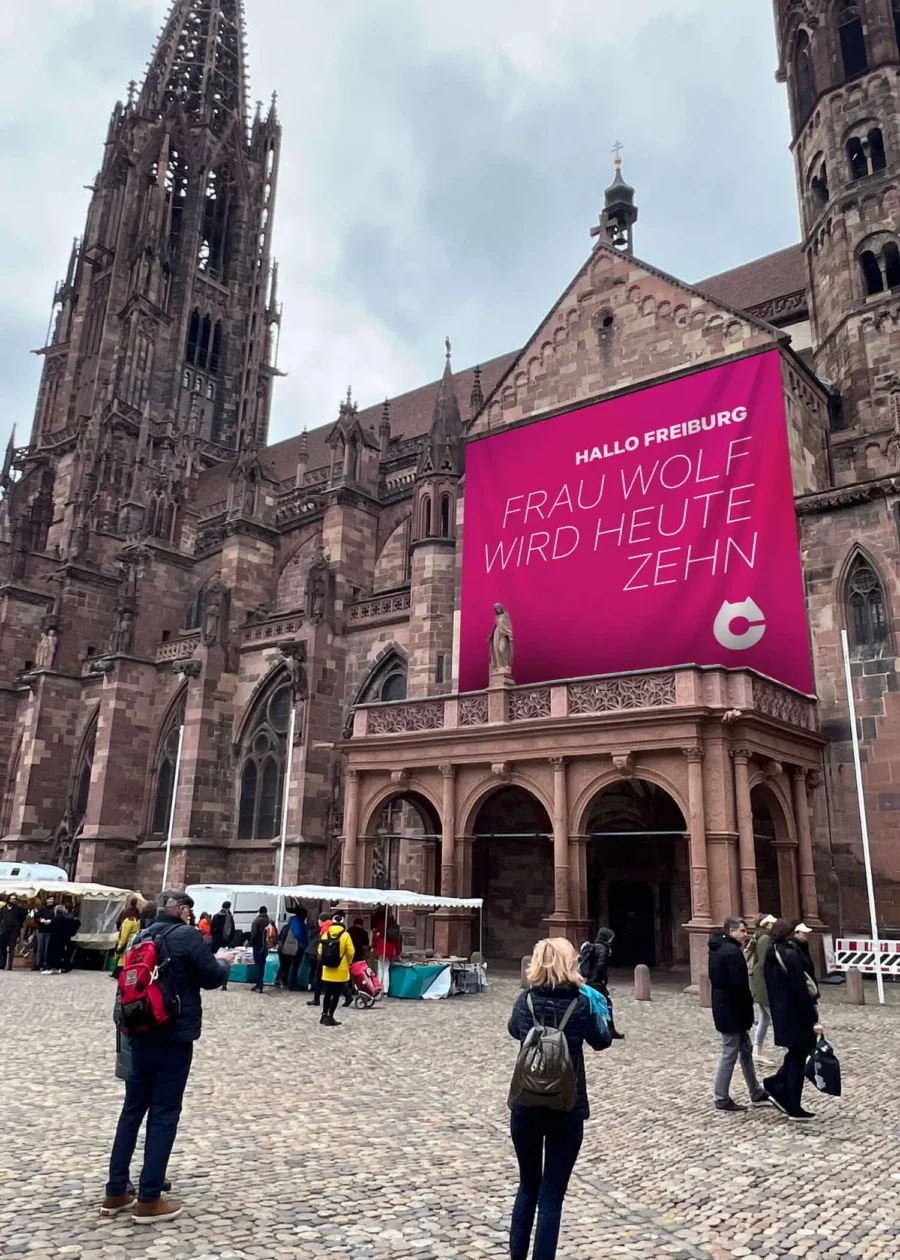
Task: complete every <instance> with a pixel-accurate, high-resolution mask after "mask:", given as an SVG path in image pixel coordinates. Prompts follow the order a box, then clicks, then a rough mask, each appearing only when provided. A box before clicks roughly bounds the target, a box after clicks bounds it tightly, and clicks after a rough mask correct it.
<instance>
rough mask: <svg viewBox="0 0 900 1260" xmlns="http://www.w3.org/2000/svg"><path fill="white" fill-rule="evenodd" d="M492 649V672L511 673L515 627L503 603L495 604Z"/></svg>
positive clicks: (490, 637)
mask: <svg viewBox="0 0 900 1260" xmlns="http://www.w3.org/2000/svg"><path fill="white" fill-rule="evenodd" d="M488 646H489V647H490V651H491V674H492V675H494V674H511V673H512V663H513V628H512V621H511V619H510V616H509V613H508V612H507V611H506V609H505V608H504V607H503V605H502V604H495V605H494V628H493V630H492V631H491V633H490V634H489V635H488Z"/></svg>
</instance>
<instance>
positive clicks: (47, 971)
mask: <svg viewBox="0 0 900 1260" xmlns="http://www.w3.org/2000/svg"><path fill="white" fill-rule="evenodd" d="M41 975H42V976H52V975H53V972H52V971H51V970H50V968H49V967H42V968H41Z"/></svg>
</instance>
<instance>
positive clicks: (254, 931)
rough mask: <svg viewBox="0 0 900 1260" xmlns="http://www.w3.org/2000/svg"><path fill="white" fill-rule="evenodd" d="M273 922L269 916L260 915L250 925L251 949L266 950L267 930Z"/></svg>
mask: <svg viewBox="0 0 900 1260" xmlns="http://www.w3.org/2000/svg"><path fill="white" fill-rule="evenodd" d="M270 922H271V920H270V919H269V916H268V915H267V914H258V915H257V916H256V918H255V919H254V920H253V922H252V923H251V924H250V948H251V949H259V950H262V949H266V948H268V947H267V945H266V928H267V927H268V926H269V923H270Z"/></svg>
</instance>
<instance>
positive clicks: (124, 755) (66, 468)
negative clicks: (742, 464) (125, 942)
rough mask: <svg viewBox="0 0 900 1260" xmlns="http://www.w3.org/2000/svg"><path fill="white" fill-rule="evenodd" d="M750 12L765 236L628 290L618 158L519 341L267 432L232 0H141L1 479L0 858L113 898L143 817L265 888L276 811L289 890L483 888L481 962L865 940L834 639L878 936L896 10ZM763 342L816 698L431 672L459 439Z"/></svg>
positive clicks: (461, 481) (456, 922) (453, 923)
mask: <svg viewBox="0 0 900 1260" xmlns="http://www.w3.org/2000/svg"><path fill="white" fill-rule="evenodd" d="M775 10H776V27H777V30H776V35H777V47H778V57H779V70H778V75H779V78H781V79H783V80H784V81H785V82H786V85H787V90H788V94H789V98H790V107H791V116H792V119H793V132H794V139H793V145H792V149H793V154H794V158H795V163H796V170H797V181H798V191H799V196H800V202H801V220H802V227H803V240H802V242H801V243H800V244H799V245H797V246H794V247H792V248H789V249H786V250H782V251H780V252H779V253H777V254H773V255H771V256H769V257H767V258H763V259H760V260H757V261H755V262H751V263H749V264H747V265H746V266H743V267H739V268H737V269H736V270H734V271H731V272H728V273H725V274H723V275H719V276H714V277H711V278H709V279H708V280H706V281H703V282H700V283H698V284H688V283H685V282H684V281H682V280H680V279H677V278H675V277H672V276H669V275H667V274H665V273H664V272H662V271H660V270H659V269H658V268H656V267H654V266H653V265H651V264H650V263H648V262H644V261H641V260H640V259H639V257H638V256H637V253H636V252H635V234H636V226H635V225H636V221H637V217H638V211H637V206H636V203H635V193H634V190H633V189H632V188H631V187H630V186H629V185H628V184H627V183H626V182H625V180H624V178H623V175H622V171H621V168H620V166H619V165H618V163H617V170H616V176H615V179H614V182H613V183H612V185H611V186H610V188H609V189H607V192H606V199H605V206H604V209H603V212H602V214H601V216H600V222H599V224H598V226H597V227H596V228H594V229H593V231H592V236H593V237H594V238H595V240H594V243H593V244H592V245H590V246H589V245H588V243H587V242H586V247H585V252H586V254H587V257H586V261H585V264H584V266H583V267H582V269H581V270H580V271H579V273H578V275H577V276H576V277H575V278H574V279H573V280H572V281H571V282H570V283H569V284H568V285H567V287H566V288H565V289H564V291H563V293H562V296H561V297H559V298H557V299H556V300H555V301H554V303H553V305H552V307H551V308H550V310H549V312H548V314H547V316H546V317H545V318H544V319H543V320H542V321H541V323H540V325H539V326H538V328H537V329H536V331H535V332H534V333H533V335H532V336H530V337H529V338H528V341H527V343H526V345H525V346H524V348H522V349H519V350H515V351H513V352H511V353H510V354H508V355H504V356H501V357H500V358H498V359H494V360H492V361H490V362H487V363H485V364H483V365H481V366H479V367H475V368H473V369H471V370H468V371H465V372H461V373H460V372H456V373H455V372H454V371H453V368H452V366H451V347H450V345H449V343H448V344H447V346H446V352H445V355H444V364H443V372H442V375H441V376H440V378H439V380H437V381H436V382H435V383H433V384H430V385H425V386H423V387H422V388H420V389H417V390H414V391H412V392H411V393H408V394H404V395H401V396H399V397H396V398H393V399H388V400H386V401H385V402H384V403H383V404H378V405H376V406H374V407H365V408H362V407H360V406H359V405H358V404H357V403H356V402H355V401H354V399H353V397H352V394H351V393H350V392H349V391H348V393H347V396H346V398H344V399H343V401H342V402H341V403H340V405H339V406H338V407H337V408H336V411H337V415H336V418H335V419H333V420H332V421H331V422H329V423H327V424H324V425H322V426H321V427H318V428H314V429H312V430H311V431H310V432H308V433H307V432H306V431H304V432H303V433H301V434H299V435H298V436H296V437H294V438H290V439H288V440H287V441H284V442H281V443H278V444H276V445H273V446H270V445H267V433H268V421H269V413H270V407H271V398H272V389H273V386H274V385H275V383H276V378H277V377H278V375H279V370H278V366H277V351H278V334H279V319H280V316H279V312H280V307H279V303H278V295H277V264H276V263H275V262H274V261H273V259H272V255H271V245H270V243H271V234H272V226H273V216H274V209H275V197H276V189H277V179H278V166H279V160H280V145H281V129H280V126H279V122H278V117H277V110H276V105H275V100H274V97H273V100H272V104H271V106H270V107H269V108H268V110H264V109H263V107H262V106H261V105H257V107H256V109H255V112H251V111H250V109H249V107H248V102H247V100H246V92H245V84H246V72H245V50H244V38H243V36H244V31H243V12H242V3H241V0H174V3H173V4H172V5H171V10H170V13H169V16H168V19H167V21H166V23H165V25H164V27H163V30H162V32H161V35H160V39H159V42H158V45H157V48H156V51H155V53H154V55H153V58H152V61H151V64H150V68H149V70H148V73H147V77H146V80H145V82H144V84H143V86H142V87H141V89H140V90H139V91H138V90H137V89H135V88H134V87H133V88H132V89H131V91H130V92H129V96H128V99H127V101H126V102H125V103H124V104H122V103H119V104H117V105H116V108H115V110H114V112H113V115H112V118H111V120H110V125H109V131H108V134H107V137H106V144H105V148H104V156H103V162H102V166H101V169H100V171H99V173H98V175H97V177H96V180H95V184H94V191H93V197H92V200H91V205H90V209H89V211H88V216H87V223H86V225H85V231H84V236H83V238H82V239H81V240H79V241H76V242H75V245H74V247H73V249H72V253H71V258H70V261H69V266H68V269H67V272H66V277H65V279H64V280H63V281H62V282H61V283H60V284H59V285H58V286H57V288H56V291H55V293H54V295H53V303H54V319H53V322H52V325H51V335H50V337H49V339H48V344H47V345H46V346H44V347H43V348H42V349H41V350H40V354H41V355H42V356H43V360H44V368H43V375H42V380H41V385H40V390H39V394H38V400H37V406H36V410H35V416H34V422H33V426H32V432H31V440H30V442H29V444H28V445H27V446H25V447H18V448H16V447H14V446H12V445H11V447H10V450H9V452H8V454H7V458H6V463H5V467H4V471H3V490H4V498H3V507H2V522H0V524H2V535H0V547H2V556H0V563H2V566H3V569H2V572H3V577H2V586H0V635H2V642H3V649H4V650H3V652H2V656H0V662H2V663H0V670H2V672H3V677H2V691H0V756H2V760H3V763H4V765H5V768H6V772H5V783H4V790H3V804H2V830H0V856H3V857H5V858H21V859H31V860H43V861H52V862H56V863H59V864H62V865H64V866H65V867H66V868H67V869H69V871H70V872H71V873H72V874H73V875H77V877H79V878H84V879H95V880H101V881H104V882H108V883H116V884H127V885H128V886H137V887H140V888H141V889H143V890H144V891H145V892H152V891H154V890H155V889H156V888H157V887H158V884H159V880H160V877H161V871H162V864H163V855H164V848H165V843H166V839H167V837H168V836H169V834H170V833H171V861H170V877H169V878H170V882H175V883H190V882H199V881H216V882H222V881H228V882H249V881H255V882H266V883H270V882H273V881H275V880H276V879H277V877H278V864H279V854H280V848H281V837H282V834H284V836H285V853H286V857H285V868H284V877H285V880H286V881H288V882H292V881H294V880H297V879H306V878H314V879H317V880H321V879H326V880H331V881H333V882H337V881H338V880H339V879H341V880H343V882H345V883H358V882H359V883H362V882H366V883H368V882H370V881H375V882H376V883H379V882H380V883H382V884H386V883H387V882H392V883H395V882H398V881H399V882H401V883H407V884H411V885H419V886H422V887H428V888H430V889H440V890H441V891H443V892H445V893H450V894H452V893H456V894H459V895H466V894H472V895H478V896H483V897H484V898H485V901H486V911H487V913H486V931H487V936H486V939H485V942H484V944H485V950H486V952H487V953H488V954H489V955H493V956H499V957H504V956H506V957H513V956H516V955H518V954H521V953H522V952H523V951H524V950H525V949H527V948H528V947H529V944H530V942H532V941H533V939H534V936H535V934H536V933H537V932H539V931H544V930H549V931H551V932H556V933H561V934H565V935H569V936H571V937H573V938H575V939H577V938H578V937H580V936H581V935H582V934H583V933H584V932H586V931H588V930H589V928H590V927H591V926H595V925H596V924H597V922H598V921H600V920H604V921H609V922H611V923H612V925H613V926H614V927H616V928H617V930H618V932H619V938H620V944H621V950H620V955H621V961H623V962H625V961H629V960H633V961H649V962H651V963H656V964H658V965H673V964H675V963H679V962H684V963H687V962H689V961H690V962H691V964H692V967H693V971H694V974H695V976H696V975H698V974H699V973H700V971H701V970H702V966H703V957H702V954H703V951H702V941H703V937H704V935H705V933H706V932H708V930H709V926H710V924H712V923H715V922H721V920H722V918H723V917H724V915H725V914H727V913H730V912H733V911H734V910H736V909H742V910H743V911H744V912H745V913H747V914H751V913H754V912H755V911H756V910H758V909H759V908H760V907H761V908H762V909H765V910H773V911H776V912H777V911H779V910H781V911H783V912H784V913H786V914H798V915H800V914H802V915H803V917H805V918H807V919H811V920H813V925H814V926H819V925H827V927H828V928H830V929H831V930H832V931H834V932H835V933H838V932H846V931H848V930H850V929H851V928H854V929H855V928H861V927H863V926H864V925H865V921H866V901H865V890H864V880H863V873H862V856H861V846H860V838H859V837H860V828H859V818H858V813H857V808H856V800H855V784H854V778H853V768H852V755H851V747H850V727H849V721H848V717H847V697H846V691H845V686H844V681H843V673H842V660H841V650H840V631H841V629H842V628H846V629H847V630H848V632H849V635H850V640H851V644H852V658H853V670H854V675H855V679H856V687H857V702H858V705H859V708H860V719H861V732H862V737H863V762H864V765H863V770H864V775H865V782H866V799H867V805H868V810H869V825H870V832H871V840H872V857H873V862H874V867H875V873H876V896H877V901H878V907H879V914H880V917H881V919H882V923H883V930H886V931H890V930H892V929H893V930H900V848H898V840H897V829H898V820H900V675H898V673H897V670H896V657H895V636H896V634H897V632H898V630H900V621H895V619H894V617H893V612H892V610H893V609H894V608H898V609H900V575H898V564H897V558H898V539H900V367H895V356H898V357H900V124H898V119H900V47H898V41H900V0H857V2H856V3H846V2H843V0H838V2H836V3H834V2H832V0H776V4H775ZM563 279H564V278H563V277H561V280H563ZM772 349H777V351H778V353H779V354H780V357H781V364H782V379H783V384H784V395H785V404H786V413H787V422H788V433H789V439H790V450H791V459H792V468H793V476H794V489H795V495H796V507H797V528H798V535H799V544H800V549H801V555H802V559H803V566H804V573H805V583H806V594H807V602H808V614H809V624H810V632H811V644H812V651H813V657H814V667H815V678H816V699H813V698H810V697H806V696H802V695H799V694H797V693H794V692H791V691H790V690H789V689H787V688H785V687H782V686H780V685H777V684H775V683H773V682H771V681H770V680H767V679H764V678H761V677H760V676H758V675H753V674H752V672H749V671H747V672H742V671H726V670H713V671H708V670H707V671H700V670H697V669H692V668H684V669H679V670H673V671H671V672H669V673H662V674H660V673H658V672H656V673H652V674H646V675H642V674H636V675H634V676H632V677H629V678H622V677H615V678H611V677H607V678H604V677H603V676H599V677H598V678H596V679H593V680H583V679H581V680H565V679H562V680H551V681H549V682H548V683H547V684H546V685H543V686H538V687H534V686H531V687H517V686H516V685H515V683H514V682H513V681H512V680H511V679H510V678H499V679H492V683H491V686H490V687H489V688H488V690H487V691H485V692H479V693H471V694H469V695H464V694H463V695H461V694H459V692H458V688H457V685H456V681H455V680H456V677H457V653H458V646H457V641H458V608H459V590H460V557H461V540H462V532H463V529H464V505H465V499H464V492H465V453H466V440H467V438H468V437H470V436H474V435H479V434H481V433H483V432H486V431H487V430H489V429H491V430H494V429H497V428H500V427H502V426H504V425H508V424H513V423H516V422H520V421H523V420H527V419H532V418H534V417H536V416H539V415H541V414H542V413H551V412H553V411H557V410H559V409H561V408H564V407H568V406H571V405H573V404H576V403H582V402H587V401H595V400H598V399H601V398H603V397H604V396H607V395H609V394H611V393H614V392H617V391H622V390H625V389H636V388H642V387H645V386H647V385H650V384H654V383H657V382H659V381H662V380H665V379H666V378H667V377H671V376H672V375H673V374H676V373H678V374H681V373H685V372H690V371H694V370H698V369H701V368H704V367H708V366H711V365H714V364H716V363H723V362H727V361H730V360H734V359H736V358H738V357H740V356H744V355H751V354H756V353H759V352H761V351H763V350H772ZM573 598H577V592H573ZM898 617H900V612H898ZM485 650H486V651H487V647H486V648H485ZM894 696H897V697H898V698H897V700H894V699H892V697H894ZM286 776H287V777H288V784H287V787H288V790H287V792H286V793H285V790H284V789H285V779H286ZM285 799H286V801H287V805H286V809H284V810H283V802H284V800H285ZM422 931H423V932H425V934H426V938H427V939H428V940H430V939H432V934H433V939H434V940H435V942H436V943H437V944H438V945H439V946H441V947H444V948H455V949H466V948H470V947H471V946H472V944H473V940H472V932H473V924H472V922H471V921H470V919H469V918H468V917H466V916H465V915H449V914H448V915H437V916H435V917H434V919H433V920H432V921H431V923H430V924H429V925H428V926H427V927H426V928H422Z"/></svg>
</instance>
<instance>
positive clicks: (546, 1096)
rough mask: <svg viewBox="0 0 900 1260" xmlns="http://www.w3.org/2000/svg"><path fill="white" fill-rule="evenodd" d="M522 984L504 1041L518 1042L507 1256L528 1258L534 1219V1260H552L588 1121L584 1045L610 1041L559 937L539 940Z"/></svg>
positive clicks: (603, 1047)
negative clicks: (515, 1177) (515, 1174)
mask: <svg viewBox="0 0 900 1260" xmlns="http://www.w3.org/2000/svg"><path fill="white" fill-rule="evenodd" d="M528 983H529V985H530V986H531V987H530V988H529V989H528V990H527V992H525V993H522V994H521V995H520V997H519V998H518V999H517V1000H516V1004H515V1006H514V1007H513V1012H512V1015H511V1017H510V1020H509V1033H510V1036H511V1037H515V1039H516V1040H517V1041H519V1042H521V1046H520V1049H519V1055H518V1058H517V1060H516V1068H515V1072H514V1073H513V1079H512V1085H511V1086H510V1092H509V1109H510V1132H511V1134H512V1141H513V1146H514V1148H515V1152H516V1159H517V1160H518V1163H519V1190H518V1193H517V1195H516V1202H515V1206H514V1208H513V1214H512V1223H511V1225H510V1235H509V1254H510V1260H527V1257H528V1247H529V1244H530V1242H531V1233H532V1229H533V1227H534V1218H535V1214H537V1229H536V1231H535V1236H534V1251H533V1253H532V1255H533V1260H554V1257H555V1256H556V1245H557V1242H558V1240H559V1226H560V1219H561V1216H562V1205H563V1199H564V1198H565V1195H566V1190H567V1189H568V1185H569V1178H570V1176H571V1175H572V1169H573V1168H574V1167H575V1161H576V1160H577V1158H578V1152H579V1151H580V1149H581V1143H582V1139H583V1137H584V1122H585V1120H587V1118H588V1116H589V1115H590V1106H589V1104H588V1096H587V1083H586V1081H585V1075H584V1045H585V1044H587V1045H589V1046H591V1048H592V1049H594V1050H606V1049H607V1047H608V1046H609V1045H611V1043H612V1037H611V1034H610V1031H609V1028H608V1026H607V1025H606V1024H605V1023H603V1022H602V1021H600V1020H598V1018H597V1017H596V1016H595V1014H594V1011H593V1009H592V1007H591V1003H590V1002H589V1001H588V999H587V998H586V997H585V996H584V994H583V993H582V992H581V989H582V986H583V984H584V980H583V979H582V977H581V976H580V975H579V974H578V967H577V955H576V953H575V948H574V946H573V945H572V944H571V943H570V942H569V941H567V940H565V939H564V938H563V937H552V938H550V939H547V940H543V941H538V943H537V945H535V947H534V953H533V954H532V956H531V966H530V967H529V970H528Z"/></svg>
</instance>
